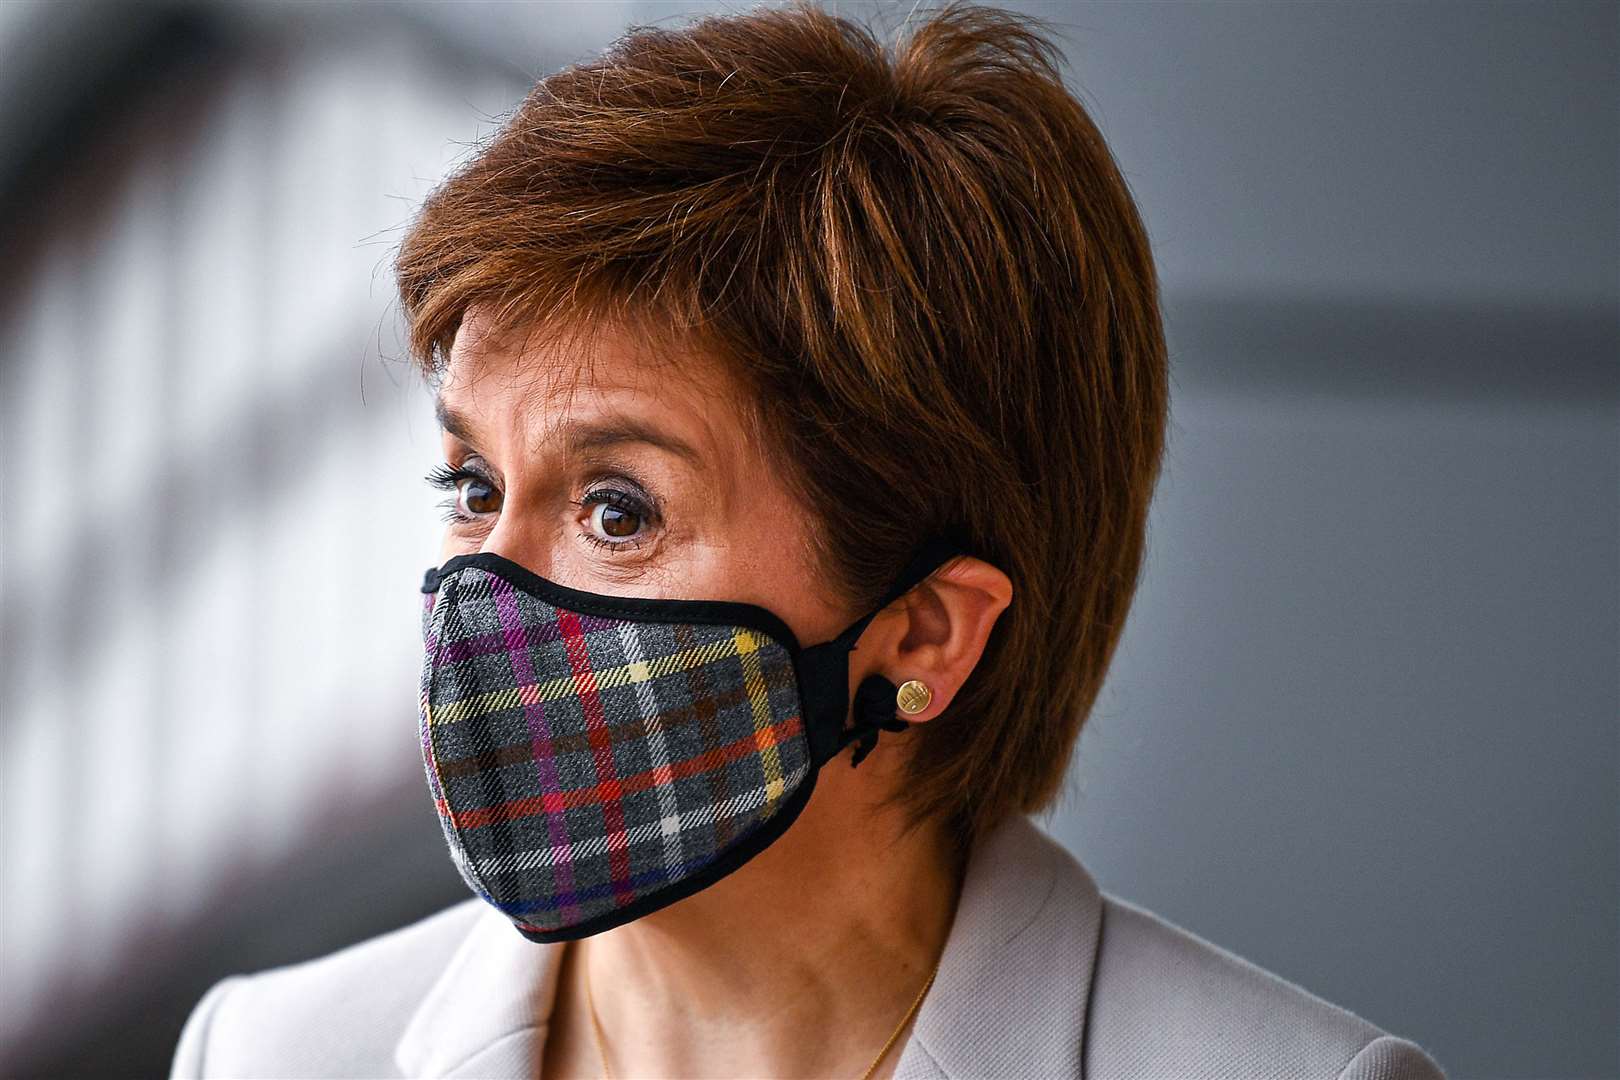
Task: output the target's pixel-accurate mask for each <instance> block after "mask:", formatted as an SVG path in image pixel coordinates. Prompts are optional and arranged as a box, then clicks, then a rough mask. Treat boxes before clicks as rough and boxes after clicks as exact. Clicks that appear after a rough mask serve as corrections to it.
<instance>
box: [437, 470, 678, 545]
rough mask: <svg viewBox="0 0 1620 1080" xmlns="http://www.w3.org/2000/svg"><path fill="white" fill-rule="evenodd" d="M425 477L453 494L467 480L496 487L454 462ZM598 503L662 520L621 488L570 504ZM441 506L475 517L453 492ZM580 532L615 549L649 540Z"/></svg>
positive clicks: (455, 517) (454, 514) (450, 515)
mask: <svg viewBox="0 0 1620 1080" xmlns="http://www.w3.org/2000/svg"><path fill="white" fill-rule="evenodd" d="M425 479H426V480H427V482H428V484H429V485H431V486H432V487H435V488H438V489H439V490H440V491H448V492H452V493H453V492H454V491H455V490H456V489H457V488H458V487H460V486H461V482H462V481H463V480H478V481H481V482H483V483H485V484H489V486H490V487H492V488H493V487H494V486H495V485H494V483H492V482H491V481H490V479H489V477H487V476H485V475H484V474H483V473H481V472H478V471H476V470H474V469H469V468H467V467H465V466H460V465H450V464H448V463H445V464H442V465H438V466H436V467H435V468H434V469H433V470H432V471H430V472H429V473H428V474H427V476H426V477H425ZM597 503H604V504H606V505H608V506H611V507H613V508H614V509H616V510H620V511H622V512H624V513H627V514H635V515H636V516H637V517H640V518H643V519H645V520H646V521H647V522H649V523H653V522H656V521H658V520H659V518H658V511H657V509H656V508H655V507H653V506H651V505H649V504H648V503H646V502H645V501H643V500H642V499H641V498H639V497H637V496H635V495H632V494H630V493H629V492H625V491H619V490H617V489H616V488H597V489H596V490H595V491H588V492H586V493H585V497H584V498H582V499H571V500H569V504H568V505H570V506H572V507H574V508H575V509H578V510H584V509H586V508H588V507H591V506H595V505H596V504H597ZM439 505H440V506H442V507H443V508H444V510H445V513H444V515H443V517H444V520H446V521H451V522H456V521H461V522H465V521H470V520H472V519H470V518H468V517H465V516H464V515H463V514H462V513H461V512H460V511H459V510H458V509H457V508H456V505H457V501H456V498H455V496H454V495H453V494H452V496H451V497H450V498H449V499H446V500H445V501H444V502H442V503H440V504H439ZM580 535H581V536H582V537H584V538H585V539H586V540H588V541H590V542H591V543H593V544H595V545H596V546H597V547H601V548H608V549H610V550H614V551H621V550H634V549H635V548H639V547H641V546H642V544H643V543H645V541H643V540H624V541H620V542H619V543H614V542H613V541H611V540H603V539H602V538H601V537H599V536H596V535H594V534H593V533H590V532H583V533H580Z"/></svg>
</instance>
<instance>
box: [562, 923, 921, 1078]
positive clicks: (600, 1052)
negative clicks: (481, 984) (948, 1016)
mask: <svg viewBox="0 0 1620 1080" xmlns="http://www.w3.org/2000/svg"><path fill="white" fill-rule="evenodd" d="M944 958H945V957H944V953H943V952H942V953H941V954H940V960H943V959H944ZM940 960H935V961H934V970H933V971H930V972H929V973H928V981H927V982H925V983H923V988H922V989H921V990H919V991H918V992H917V996H916V998H915V999H913V1000H912V1002H911V1008H909V1009H907V1010H906V1015H904V1016H902V1017H901V1018H900V1024H899V1026H898V1027H896V1028H895V1029H894V1031H893V1032H892V1033H891V1034H890V1035H889V1040H888V1042H885V1043H884V1044H883V1049H881V1050H879V1051H878V1055H877V1057H875V1058H873V1059H872V1064H870V1065H868V1066H867V1067H866V1071H865V1072H864V1073H862V1074H861V1080H870V1077H871V1075H872V1074H873V1073H874V1072H876V1071H877V1067H878V1063H879V1062H880V1061H882V1060H883V1055H885V1054H887V1053H888V1052H889V1048H890V1047H892V1046H893V1045H894V1040H896V1039H898V1038H899V1037H900V1033H901V1032H902V1031H904V1030H905V1028H906V1024H908V1023H909V1022H910V1021H911V1017H912V1014H914V1013H915V1012H916V1011H917V1007H918V1006H919V1005H921V1004H922V1002H923V998H924V997H926V996H928V988H929V987H931V986H933V985H934V976H935V975H938V974H939V964H940ZM585 1007H586V1009H587V1010H588V1011H589V1012H590V1014H591V1033H592V1034H594V1035H595V1036H596V1055H597V1057H598V1058H600V1059H601V1061H602V1075H603V1076H604V1077H606V1078H607V1080H613V1071H612V1070H611V1069H609V1068H608V1063H607V1046H606V1044H605V1042H604V1040H603V1038H602V1022H601V1021H600V1020H598V1019H597V1018H596V999H595V998H593V997H592V996H591V969H590V965H589V964H587V965H585Z"/></svg>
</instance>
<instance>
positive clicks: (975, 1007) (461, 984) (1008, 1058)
mask: <svg viewBox="0 0 1620 1080" xmlns="http://www.w3.org/2000/svg"><path fill="white" fill-rule="evenodd" d="M465 902H466V903H470V904H473V905H476V907H477V908H478V909H479V910H478V912H477V914H476V915H475V917H474V920H473V924H472V927H471V929H470V930H469V932H468V933H467V935H466V937H465V938H464V939H463V940H462V942H461V944H460V946H459V947H458V948H457V950H456V952H455V954H454V955H453V956H452V957H451V959H450V961H449V963H448V964H446V965H445V968H444V970H443V971H442V972H441V973H440V975H439V978H438V979H437V980H436V981H435V982H434V984H433V986H432V988H431V989H429V991H428V993H427V994H426V996H425V997H424V998H423V999H422V1001H421V1003H420V1004H419V1005H418V1006H417V1008H416V1011H415V1012H414V1013H413V1014H412V1015H411V1018H410V1020H409V1021H408V1022H407V1023H406V1026H405V1030H404V1033H403V1034H402V1035H401V1036H400V1039H399V1041H398V1043H397V1044H396V1046H395V1052H394V1059H395V1063H396V1064H397V1065H398V1066H399V1067H400V1068H401V1069H402V1070H403V1071H404V1075H406V1076H419V1077H439V1078H446V1080H448V1078H461V1077H475V1076H476V1077H505V1078H511V1080H531V1078H533V1077H534V1076H535V1075H536V1070H537V1068H538V1063H539V1059H540V1051H541V1048H542V1046H543V1045H544V1040H545V1033H546V1026H545V1017H547V1016H549V1015H550V1013H551V1002H552V999H553V996H554V995H555V993H556V987H557V969H558V963H557V962H558V960H559V959H560V957H561V950H562V946H560V945H547V944H538V943H536V942H531V941H529V940H527V939H525V938H524V937H522V936H521V935H520V934H518V933H517V931H516V930H514V929H513V928H512V925H511V923H510V922H508V921H507V918H506V916H505V915H502V914H501V913H500V912H499V911H497V910H496V909H495V908H494V907H493V906H491V905H489V904H487V903H485V902H484V901H482V900H479V899H477V898H473V899H471V900H468V901H465ZM1101 928H1102V901H1101V898H1100V894H1099V893H1098V890H1097V885H1096V882H1095V881H1094V880H1093V879H1092V877H1091V875H1090V873H1089V872H1087V870H1086V869H1085V867H1083V866H1082V865H1081V864H1080V863H1079V862H1078V861H1076V860H1075V858H1074V857H1073V856H1072V855H1070V854H1069V853H1068V851H1066V850H1065V849H1064V848H1063V847H1061V846H1060V845H1059V844H1058V843H1057V842H1056V841H1054V840H1052V839H1051V838H1050V837H1049V836H1047V835H1046V833H1045V832H1043V831H1042V830H1041V829H1040V827H1039V826H1037V825H1036V824H1035V822H1034V821H1033V820H1031V819H1030V818H1029V817H1028V816H1027V815H1024V814H1014V815H1012V816H1010V817H1009V818H1008V819H1007V820H1006V821H1004V822H1003V823H1002V824H1000V825H999V826H997V827H996V828H994V829H992V830H991V831H990V832H989V833H987V834H986V835H985V836H984V837H983V838H982V839H981V840H980V842H979V844H978V846H977V847H975V849H974V851H973V853H972V855H971V856H970V857H969V859H968V865H967V868H966V873H965V877H964V879H963V883H962V895H961V897H960V898H959V899H958V901H957V908H956V917H955V921H954V922H953V923H952V924H951V932H950V936H949V937H948V938H947V939H946V943H945V952H944V954H943V955H942V956H941V957H940V965H939V974H938V975H937V976H935V979H934V985H933V987H932V989H930V990H929V992H928V996H927V997H926V998H924V999H923V1003H922V1007H921V1008H920V1009H919V1010H918V1012H917V1018H916V1021H915V1023H914V1024H913V1026H912V1031H911V1036H910V1038H909V1039H908V1040H907V1041H906V1043H905V1044H904V1046H903V1048H902V1050H901V1053H900V1060H899V1062H898V1064H897V1065H896V1067H895V1080H957V1078H964V1077H975V1078H977V1077H1020V1076H1080V1075H1081V1060H1082V1059H1081V1051H1082V1043H1083V1039H1084V1034H1085V1017H1086V1011H1087V1010H1086V1006H1087V1001H1088V998H1089V995H1090V990H1091V982H1092V971H1093V968H1094V965H1095V963H1096V957H1097V946H1098V935H1099V933H1100V931H1101Z"/></svg>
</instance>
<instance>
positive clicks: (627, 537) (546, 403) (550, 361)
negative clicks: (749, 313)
mask: <svg viewBox="0 0 1620 1080" xmlns="http://www.w3.org/2000/svg"><path fill="white" fill-rule="evenodd" d="M560 351H561V349H560V347H554V346H549V345H536V346H535V347H533V348H531V349H530V350H529V351H527V352H524V351H521V344H520V343H519V342H513V341H508V340H507V339H503V338H498V337H497V336H495V335H491V334H486V333H485V328H484V324H483V323H482V321H481V319H480V317H479V315H478V314H477V312H476V309H475V311H474V312H470V313H469V314H468V316H467V318H466V319H465V320H464V321H463V324H462V328H461V331H460V332H459V333H458V334H457V336H456V340H455V342H454V345H453V346H452V349H451V355H450V359H449V362H448V364H447V367H446V370H445V374H444V378H443V380H442V382H441V386H440V389H439V395H438V414H439V420H440V425H441V428H442V437H443V444H444V455H445V468H444V469H443V470H442V471H441V473H440V474H439V475H438V476H437V477H436V480H437V482H438V483H440V484H441V486H443V487H445V488H446V491H447V499H446V515H447V525H446V528H445V533H444V541H443V546H442V550H441V561H442V560H443V559H447V558H449V557H451V556H453V555H460V554H465V553H469V552H476V551H489V552H495V553H496V554H499V555H502V556H504V557H505V558H508V559H511V560H512V561H513V562H516V563H519V564H521V565H523V566H525V567H527V568H529V569H530V570H532V571H534V572H535V573H537V574H540V575H542V576H544V577H547V578H551V579H552V580H554V581H557V582H559V583H561V584H563V585H567V586H570V587H572V588H576V589H585V590H589V591H592V592H602V593H612V594H620V595H634V596H648V597H663V598H680V599H719V600H735V601H743V602H750V603H755V604H759V605H761V606H763V607H766V608H768V609H770V610H771V611H773V612H775V613H776V614H777V615H778V616H780V617H781V618H782V620H783V621H784V622H786V623H787V624H788V625H789V626H790V627H791V628H792V629H793V631H794V633H795V634H796V635H797V636H798V637H799V640H800V641H801V642H803V643H806V644H809V643H814V642H817V641H823V640H826V639H827V638H830V637H832V636H834V635H835V634H837V633H838V631H839V630H841V629H842V628H843V626H844V625H845V624H846V623H847V622H848V621H849V618H850V616H851V615H852V613H851V612H849V611H848V610H846V609H845V608H844V607H843V606H842V605H841V604H838V603H836V602H830V601H829V598H828V597H827V595H826V593H825V591H824V590H823V589H821V588H819V587H818V585H817V583H816V581H815V579H814V576H813V574H814V571H813V568H812V562H811V556H810V547H809V540H810V537H811V535H812V534H811V533H810V532H809V529H810V528H811V525H810V519H809V517H808V515H807V514H806V513H805V511H804V510H803V509H802V508H801V506H800V505H799V504H798V503H797V502H796V500H794V499H793V498H792V497H790V495H789V494H788V491H787V489H786V488H785V487H784V485H783V484H782V482H781V480H780V478H779V477H778V475H777V474H776V471H775V470H773V469H772V468H770V467H769V466H768V465H767V463H766V461H765V459H764V455H763V452H762V451H761V450H760V449H759V448H758V447H756V446H755V445H753V443H752V442H751V440H750V439H749V438H748V437H747V435H746V431H747V428H746V427H745V424H744V418H743V410H742V407H741V406H742V401H743V399H742V398H741V396H740V395H741V390H740V389H739V388H738V387H737V386H736V385H734V384H733V382H732V380H731V379H730V378H729V376H728V375H727V374H726V373H725V372H724V371H723V370H721V369H720V368H719V366H718V365H717V364H715V363H713V362H712V361H710V360H709V359H708V358H706V357H703V356H699V355H691V354H684V353H683V354H680V355H674V356H671V355H667V354H663V353H659V354H657V355H655V354H654V352H655V349H654V347H652V346H650V345H646V344H644V343H642V342H640V341H638V340H637V339H636V338H635V337H634V336H633V335H631V334H629V333H626V332H623V331H618V330H612V331H609V330H604V331H602V332H600V333H599V334H597V335H596V340H595V342H594V343H593V347H592V349H591V351H590V355H588V356H582V355H560V354H559V352H560ZM834 599H836V598H834Z"/></svg>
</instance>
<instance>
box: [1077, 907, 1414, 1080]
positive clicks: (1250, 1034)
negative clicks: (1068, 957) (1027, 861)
mask: <svg viewBox="0 0 1620 1080" xmlns="http://www.w3.org/2000/svg"><path fill="white" fill-rule="evenodd" d="M1101 898H1102V910H1103V918H1102V932H1101V934H1100V936H1099V942H1098V950H1097V959H1096V968H1095V974H1094V984H1093V988H1092V992H1091V1000H1090V1008H1089V1012H1090V1016H1089V1019H1088V1024H1087V1053H1086V1059H1087V1063H1088V1069H1087V1072H1088V1074H1090V1075H1096V1076H1106V1077H1148V1076H1169V1075H1222V1076H1258V1075H1266V1076H1287V1077H1324V1078H1328V1080H1335V1078H1337V1080H1373V1078H1377V1080H1443V1077H1444V1074H1443V1073H1442V1072H1441V1070H1440V1067H1439V1066H1438V1065H1437V1064H1436V1063H1435V1062H1434V1060H1433V1059H1432V1058H1430V1057H1429V1056H1428V1055H1427V1054H1426V1053H1424V1051H1423V1050H1422V1049H1421V1048H1420V1047H1419V1046H1418V1045H1417V1044H1415V1043H1413V1042H1411V1041H1409V1040H1406V1039H1402V1038H1398V1037H1396V1036H1393V1035H1391V1034H1390V1033H1389V1032H1386V1031H1383V1030H1382V1029H1380V1028H1378V1027H1377V1026H1375V1025H1374V1024H1372V1023H1370V1022H1368V1021H1367V1020H1364V1019H1362V1018H1361V1017H1359V1016H1357V1015H1356V1014H1354V1013H1352V1012H1350V1011H1349V1010H1347V1009H1343V1008H1340V1007H1339V1006H1337V1005H1334V1004H1332V1003H1330V1002H1328V1001H1325V1000H1323V999H1322V998H1320V997H1317V996H1316V995H1315V994H1312V993H1310V992H1309V991H1307V990H1305V989H1304V988H1303V987H1301V986H1298V985H1297V984H1295V983H1292V982H1289V981H1288V980H1286V979H1284V978H1282V977H1281V976H1279V975H1276V974H1274V973H1272V972H1269V971H1267V970H1265V969H1264V968H1261V967H1259V966H1257V965H1255V964H1254V963H1251V962H1250V961H1248V960H1245V959H1244V958H1242V957H1240V956H1238V955H1236V954H1235V953H1232V952H1230V951H1228V950H1226V949H1223V948H1221V947H1220V946H1218V945H1216V944H1214V943H1212V942H1210V941H1206V940H1205V939H1203V938H1201V937H1199V936H1198V935H1196V934H1194V933H1193V932H1192V931H1190V930H1187V929H1185V928H1184V927H1180V926H1177V925H1176V924H1174V923H1172V922H1170V921H1169V920H1167V919H1165V918H1163V917H1161V916H1159V915H1157V914H1155V913H1154V912H1152V911H1149V910H1147V909H1145V908H1143V907H1140V906H1138V905H1136V904H1133V903H1131V902H1129V901H1127V900H1123V899H1120V898H1119V897H1115V896H1112V895H1109V894H1107V893H1103V894H1101Z"/></svg>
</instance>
